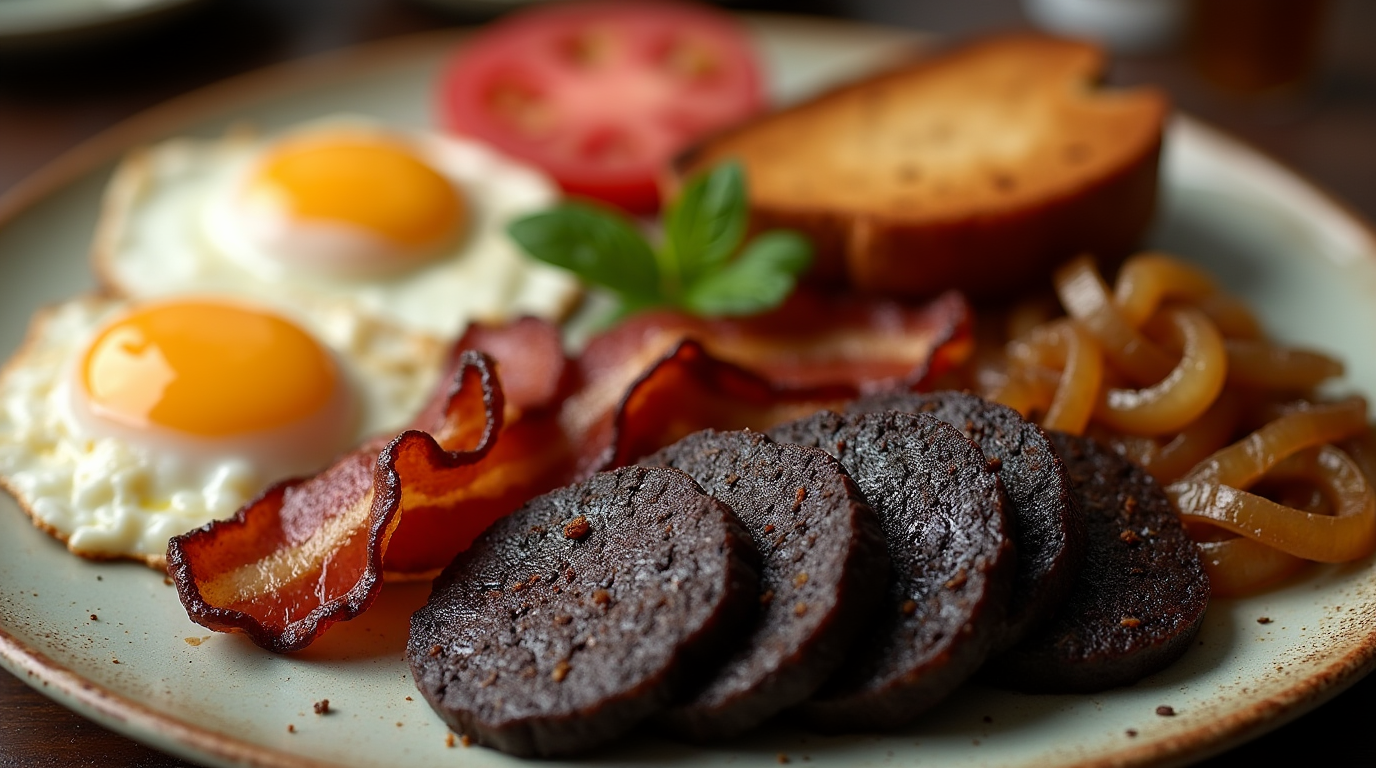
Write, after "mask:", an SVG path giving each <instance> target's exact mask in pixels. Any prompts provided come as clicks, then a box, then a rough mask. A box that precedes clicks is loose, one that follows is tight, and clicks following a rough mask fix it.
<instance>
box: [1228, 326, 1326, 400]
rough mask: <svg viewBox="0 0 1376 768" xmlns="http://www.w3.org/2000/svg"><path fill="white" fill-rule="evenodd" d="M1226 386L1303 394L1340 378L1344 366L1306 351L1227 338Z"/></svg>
mask: <svg viewBox="0 0 1376 768" xmlns="http://www.w3.org/2000/svg"><path fill="white" fill-rule="evenodd" d="M1223 346H1224V348H1225V349H1226V350H1227V352H1228V383H1229V384H1236V385H1237V386H1240V387H1255V388H1259V389H1274V390H1280V391H1283V392H1306V391H1309V390H1311V389H1313V388H1315V387H1317V386H1318V385H1320V384H1322V383H1323V382H1325V381H1327V380H1329V379H1332V378H1335V377H1338V376H1341V375H1343V364H1342V363H1341V362H1340V361H1338V360H1334V359H1333V358H1331V357H1329V356H1327V355H1324V354H1320V353H1318V352H1311V351H1309V350H1307V349H1295V348H1292V347H1277V346H1273V345H1271V344H1268V343H1266V342H1264V341H1255V340H1244V339H1229V340H1227V341H1225V342H1224V343H1223Z"/></svg>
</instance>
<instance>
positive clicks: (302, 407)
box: [81, 301, 339, 438]
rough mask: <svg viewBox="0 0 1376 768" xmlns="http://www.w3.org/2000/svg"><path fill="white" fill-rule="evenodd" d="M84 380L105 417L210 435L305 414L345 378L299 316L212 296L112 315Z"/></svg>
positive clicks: (275, 424) (324, 401)
mask: <svg viewBox="0 0 1376 768" xmlns="http://www.w3.org/2000/svg"><path fill="white" fill-rule="evenodd" d="M81 378H82V383H83V384H84V385H85V389H86V394H87V397H88V398H89V402H90V404H91V406H92V408H93V410H94V411H95V412H97V413H99V414H101V415H104V416H106V417H107V418H111V419H114V420H117V421H120V422H123V423H126V424H130V425H133V426H136V427H147V426H149V425H156V426H159V427H164V428H167V429H172V430H176V431H178V432H183V433H189V434H192V435H197V436H201V437H209V438H214V437H227V436H233V435H241V434H247V433H252V432H259V431H263V430H270V429H273V428H275V427H281V426H284V425H287V424H290V423H292V422H296V421H299V420H301V419H303V418H305V417H307V416H310V415H311V414H313V413H315V412H317V411H318V410H320V409H321V408H323V407H325V406H326V404H327V403H329V402H330V400H331V398H332V397H333V396H334V394H335V388H336V387H337V386H338V385H339V383H338V372H337V370H336V367H335V362H334V360H333V359H332V358H331V356H330V354H329V353H328V352H327V351H326V350H325V349H324V348H323V347H322V346H321V345H320V344H319V343H317V342H316V341H315V339H313V338H312V337H311V336H310V335H308V334H307V333H306V332H305V331H303V330H301V329H300V328H299V327H297V326H296V325H294V324H293V323H291V322H289V321H287V320H285V319H283V318H281V317H278V316H276V315H272V314H267V313H264V312H260V311H255V310H253V309H250V308H247V307H243V306H238V305H234V304H221V303H213V302H205V301H195V302H179V303H167V304H158V305H154V306H149V307H144V308H143V309H140V310H136V311H134V312H133V313H131V314H129V315H127V316H125V317H123V318H121V319H120V320H118V321H116V322H114V323H113V324H111V325H110V326H108V327H107V328H105V329H104V330H103V331H102V332H101V333H100V335H99V336H97V337H96V340H95V342H94V343H92V344H91V346H90V348H89V349H88V350H87V353H86V357H85V359H84V361H83V365H82V377H81Z"/></svg>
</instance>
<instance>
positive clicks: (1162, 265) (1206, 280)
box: [1113, 253, 1217, 328]
mask: <svg viewBox="0 0 1376 768" xmlns="http://www.w3.org/2000/svg"><path fill="white" fill-rule="evenodd" d="M1216 291H1217V289H1216V288H1215V287H1214V281H1213V278H1211V277H1209V275H1208V274H1207V273H1205V272H1204V271H1203V270H1202V269H1199V268H1198V267H1194V266H1191V265H1189V264H1186V263H1184V262H1182V261H1180V260H1178V259H1175V258H1172V257H1170V256H1167V255H1165V254H1162V253H1141V254H1138V255H1136V256H1133V257H1132V258H1130V259H1128V260H1127V261H1126V262H1124V264H1123V268H1122V269H1121V270H1119V271H1118V282H1117V283H1116V284H1115V285H1114V291H1113V301H1114V303H1116V304H1117V305H1118V312H1119V313H1120V314H1121V316H1122V318H1123V321H1124V322H1125V323H1127V324H1128V325H1129V326H1131V327H1133V328H1141V327H1142V324H1143V323H1145V322H1147V319H1148V318H1150V317H1151V316H1152V315H1154V314H1156V310H1157V309H1158V308H1160V306H1161V303H1162V302H1163V301H1166V300H1169V299H1183V300H1186V301H1191V302H1193V301H1196V300H1198V299H1202V298H1204V297H1205V296H1208V295H1210V294H1213V293H1215V292H1216Z"/></svg>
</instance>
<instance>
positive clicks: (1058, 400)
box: [1009, 320, 1104, 435]
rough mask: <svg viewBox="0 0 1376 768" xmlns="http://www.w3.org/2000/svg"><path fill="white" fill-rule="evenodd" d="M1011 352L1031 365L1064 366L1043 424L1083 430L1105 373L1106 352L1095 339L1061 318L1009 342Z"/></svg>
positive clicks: (1048, 426)
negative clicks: (1104, 354) (1023, 338)
mask: <svg viewBox="0 0 1376 768" xmlns="http://www.w3.org/2000/svg"><path fill="white" fill-rule="evenodd" d="M1009 356H1010V357H1012V358H1013V359H1014V360H1019V361H1020V362H1024V363H1030V364H1031V365H1032V366H1036V365H1039V364H1040V365H1042V366H1047V367H1053V368H1060V369H1061V376H1060V381H1059V382H1058V383H1057V385H1056V391H1055V394H1054V395H1052V397H1051V402H1050V404H1049V405H1048V406H1047V408H1046V416H1045V417H1044V418H1043V419H1042V426H1043V427H1045V428H1046V429H1054V430H1059V431H1061V432H1069V433H1070V434H1072V435H1078V434H1082V433H1083V432H1084V431H1085V426H1086V425H1087V424H1089V417H1090V416H1091V415H1092V414H1093V413H1094V399H1095V397H1096V395H1097V394H1098V392H1099V384H1100V382H1101V381H1102V380H1103V375H1104V361H1103V355H1102V353H1100V351H1099V347H1098V345H1097V344H1096V343H1095V342H1094V339H1093V338H1092V337H1091V336H1090V335H1089V334H1088V333H1086V332H1085V331H1084V330H1082V329H1081V328H1080V327H1079V326H1078V325H1076V324H1075V323H1073V322H1070V321H1068V320H1058V321H1056V322H1053V323H1047V324H1046V325H1043V326H1039V327H1037V328H1034V329H1033V330H1032V333H1031V334H1030V335H1029V336H1028V338H1027V339H1026V340H1019V341H1014V342H1012V343H1010V344H1009Z"/></svg>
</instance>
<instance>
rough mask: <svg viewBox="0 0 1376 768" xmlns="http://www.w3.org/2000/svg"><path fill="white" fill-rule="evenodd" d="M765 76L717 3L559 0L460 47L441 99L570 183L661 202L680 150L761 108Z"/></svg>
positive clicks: (617, 197) (616, 199) (444, 113)
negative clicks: (665, 175) (661, 184)
mask: <svg viewBox="0 0 1376 768" xmlns="http://www.w3.org/2000/svg"><path fill="white" fill-rule="evenodd" d="M760 80H761V78H760V70H759V66H758V65H757V64H756V62H755V57H754V53H753V51H752V49H751V47H750V42H749V41H748V40H747V39H746V37H745V35H744V33H743V32H742V31H741V30H740V29H739V28H738V27H737V26H736V24H735V23H734V21H733V20H732V19H731V18H730V17H729V16H726V15H724V14H721V13H719V12H717V11H714V10H712V9H709V8H704V7H700V6H696V5H685V4H679V3H663V2H637V3H633V4H632V3H615V2H597V3H575V4H554V5H549V6H541V7H536V8H532V9H530V10H527V11H523V12H520V13H517V14H513V15H511V16H508V17H506V18H504V19H502V20H501V21H499V22H497V23H495V24H493V25H491V26H490V27H488V28H487V29H486V30H485V31H483V32H482V33H481V34H479V35H478V36H477V37H475V38H474V39H473V40H472V41H471V42H469V43H468V44H466V45H465V46H464V47H462V48H461V49H460V50H459V51H457V52H456V53H455V55H454V56H453V58H452V59H451V60H450V61H449V62H448V64H447V65H446V67H445V69H444V71H443V74H442V75H441V79H440V82H439V94H438V95H439V104H438V108H439V117H440V121H441V123H442V124H443V125H444V127H445V128H446V129H448V130H450V131H453V132H455V133H460V134H465V135H468V136H472V137H475V138H477V139H480V140H482V141H485V142H487V143H489V144H491V145H493V146H495V147H497V148H498V149H500V150H502V151H504V152H506V153H507V154H510V155H512V156H514V157H519V158H522V159H524V160H527V161H529V162H531V163H533V164H535V165H538V166H540V167H541V168H544V169H545V171H546V172H548V173H549V174H550V175H551V176H553V177H554V178H555V179H556V180H557V181H558V182H559V184H560V185H561V186H562V187H563V188H564V191H565V192H568V193H569V194H574V195H582V196H586V197H593V198H597V199H600V200H604V201H606V202H609V203H612V204H613V205H617V206H620V207H622V208H624V209H626V210H628V211H630V212H632V213H649V212H653V211H654V210H655V209H656V208H657V207H658V205H659V193H658V189H657V181H658V178H659V175H660V173H661V170H662V169H663V167H664V166H665V164H666V163H667V162H668V160H669V159H670V157H671V156H672V155H673V154H674V153H675V152H677V151H678V150H680V149H682V148H683V147H685V146H686V145H687V144H688V143H689V142H691V141H692V140H694V139H696V138H698V137H699V136H701V135H703V134H704V133H706V132H709V131H713V130H716V129H718V128H722V127H724V126H726V125H729V124H731V123H734V122H737V121H739V120H740V119H741V118H744V117H746V116H747V115H750V114H752V113H754V112H756V111H758V110H759V109H760V108H761V107H762V106H763V96H762V89H761V85H760Z"/></svg>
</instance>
